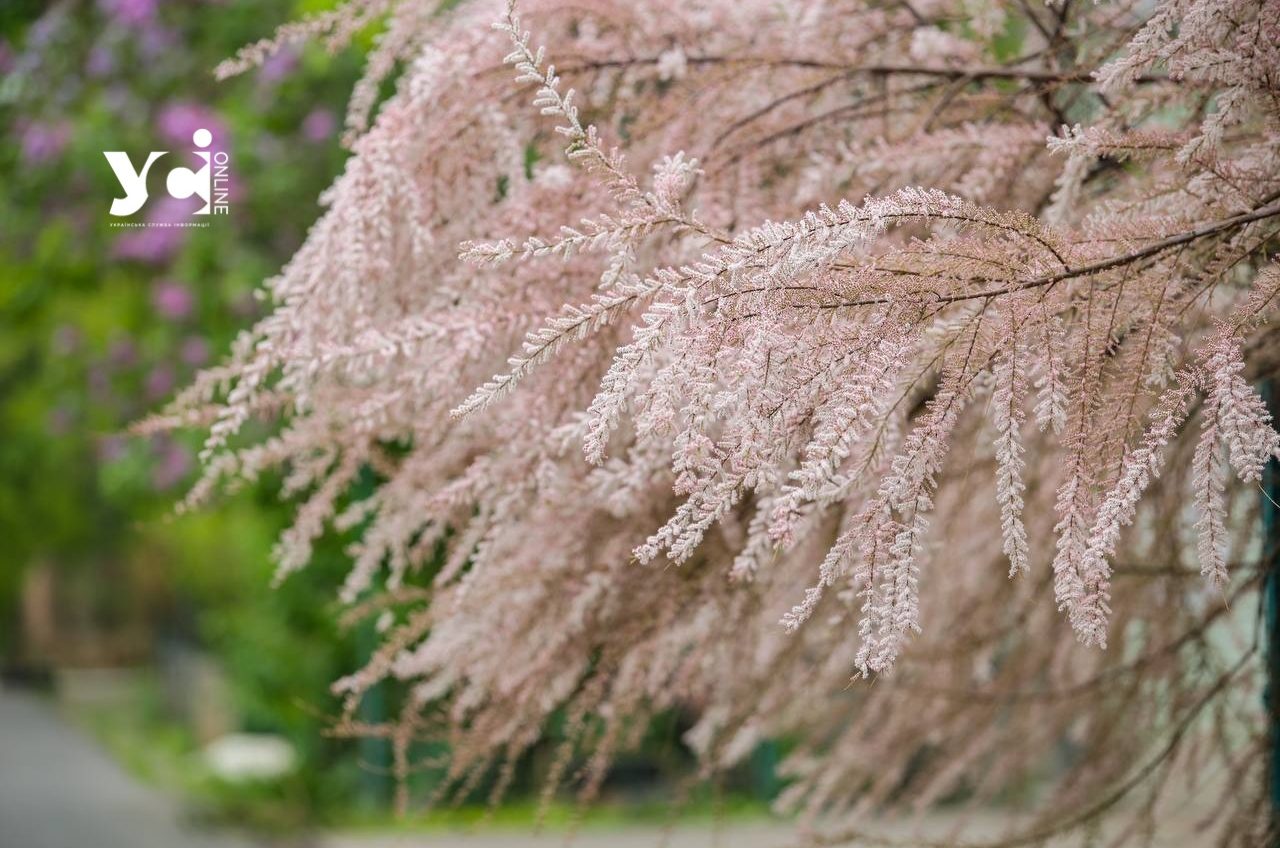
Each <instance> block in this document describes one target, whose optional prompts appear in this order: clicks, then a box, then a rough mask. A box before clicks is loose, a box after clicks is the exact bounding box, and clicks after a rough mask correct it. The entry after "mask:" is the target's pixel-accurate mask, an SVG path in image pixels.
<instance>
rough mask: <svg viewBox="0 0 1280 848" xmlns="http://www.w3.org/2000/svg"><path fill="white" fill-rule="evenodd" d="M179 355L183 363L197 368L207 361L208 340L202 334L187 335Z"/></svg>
mask: <svg viewBox="0 0 1280 848" xmlns="http://www.w3.org/2000/svg"><path fill="white" fill-rule="evenodd" d="M179 356H180V357H181V358H182V361H183V362H184V363H185V364H187V365H190V366H191V367H192V368H199V367H200V366H201V365H204V364H205V363H206V362H208V361H209V342H208V341H207V340H206V339H205V338H204V337H203V336H187V337H186V338H185V339H183V340H182V349H181V351H180V353H179Z"/></svg>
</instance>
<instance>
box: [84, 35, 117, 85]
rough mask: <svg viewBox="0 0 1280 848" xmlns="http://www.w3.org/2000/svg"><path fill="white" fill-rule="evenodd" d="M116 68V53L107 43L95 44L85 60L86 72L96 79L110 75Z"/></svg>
mask: <svg viewBox="0 0 1280 848" xmlns="http://www.w3.org/2000/svg"><path fill="white" fill-rule="evenodd" d="M115 69H116V54H115V51H114V50H112V49H111V48H110V47H108V46H107V45H105V44H95V45H94V47H93V49H92V50H90V51H89V58H88V59H87V60H85V64H84V72H85V73H86V74H87V75H88V76H90V77H93V78H95V79H101V78H102V77H105V76H110V75H111V73H112V72H113V71H114V70H115Z"/></svg>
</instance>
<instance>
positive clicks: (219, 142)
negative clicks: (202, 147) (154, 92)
mask: <svg viewBox="0 0 1280 848" xmlns="http://www.w3.org/2000/svg"><path fill="white" fill-rule="evenodd" d="M156 129H157V130H158V131H159V133H160V137H161V138H163V139H164V140H165V141H168V142H169V143H171V144H176V145H180V146H182V147H184V148H190V147H191V136H192V135H194V134H195V131H196V130H199V129H206V130H209V132H211V133H213V145H212V149H214V150H225V149H226V138H227V133H226V127H225V126H224V125H223V123H222V120H221V119H220V118H219V117H218V116H217V115H216V114H215V113H214V112H213V110H211V109H208V108H206V107H204V106H201V105H199V104H198V103H191V102H188V101H183V100H176V101H172V102H170V103H167V104H165V106H164V108H162V109H161V110H160V114H159V115H157V116H156Z"/></svg>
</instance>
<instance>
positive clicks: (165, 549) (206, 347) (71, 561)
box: [0, 0, 360, 824]
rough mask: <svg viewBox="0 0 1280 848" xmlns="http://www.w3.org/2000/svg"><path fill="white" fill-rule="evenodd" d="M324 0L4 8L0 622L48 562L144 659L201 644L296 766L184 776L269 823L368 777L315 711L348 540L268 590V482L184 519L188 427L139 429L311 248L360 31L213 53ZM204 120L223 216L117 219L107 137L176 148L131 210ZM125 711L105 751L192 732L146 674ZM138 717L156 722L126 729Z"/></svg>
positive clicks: (310, 810)
mask: <svg viewBox="0 0 1280 848" xmlns="http://www.w3.org/2000/svg"><path fill="white" fill-rule="evenodd" d="M332 5H333V3H332V0H323V1H322V2H313V0H302V2H295V0H230V1H229V2H223V3H216V4H206V3H199V4H170V3H146V2H134V3H119V2H110V1H109V0H101V2H95V0H77V2H64V3H59V4H47V3H42V2H25V0H24V2H17V3H5V4H2V5H0V134H2V135H3V137H4V138H5V139H6V140H12V142H13V143H7V144H4V145H0V221H3V222H4V223H3V226H2V227H0V327H2V328H3V331H2V332H0V538H2V539H4V545H3V546H2V547H3V551H2V552H0V617H3V620H4V621H6V622H14V621H15V620H16V619H17V612H18V610H17V607H18V596H19V593H20V591H21V586H22V583H23V579H24V574H25V573H26V571H27V570H28V569H29V568H30V567H31V566H33V565H44V566H46V567H52V568H53V569H54V570H55V574H56V575H57V577H56V579H57V581H58V582H59V585H60V586H61V587H64V588H65V587H69V586H71V585H73V584H74V585H75V586H77V587H78V589H77V591H78V592H79V595H84V596H87V597H88V598H89V600H88V602H87V605H88V613H87V614H88V616H89V618H90V619H92V621H93V622H94V625H95V627H97V628H99V629H100V630H103V631H106V630H110V629H111V628H116V627H120V626H124V625H127V626H129V627H133V628H138V627H142V628H145V629H146V630H147V632H149V633H151V634H152V637H153V644H154V645H155V646H156V648H155V652H156V654H157V655H159V654H162V653H163V649H164V645H165V644H168V643H171V642H174V641H177V642H180V643H182V644H194V645H196V646H197V647H198V649H199V650H201V651H204V652H206V653H211V654H212V655H213V656H214V657H216V658H217V660H218V661H219V665H220V667H221V668H223V669H224V670H225V672H226V674H227V675H228V677H229V681H228V683H229V686H230V689H231V692H232V701H233V707H234V713H235V716H236V719H237V722H238V724H239V725H240V726H241V727H242V728H243V729H245V730H250V731H264V732H272V733H278V734H281V735H283V736H285V737H287V738H288V739H289V740H290V741H291V742H292V744H293V745H294V746H295V748H296V749H297V750H298V752H299V754H300V758H301V768H299V769H298V771H297V773H296V775H295V776H294V777H292V778H290V779H289V780H287V781H285V782H283V783H281V784H278V785H270V786H253V787H250V788H248V789H243V788H240V787H227V786H223V787H218V786H216V785H213V784H208V783H206V782H202V781H203V779H201V781H196V783H199V786H198V787H197V789H198V790H199V791H198V792H197V794H198V795H200V796H201V797H207V798H209V799H211V800H210V803H211V805H212V809H215V810H220V811H222V812H224V813H231V814H235V815H238V816H240V817H241V818H246V817H247V818H249V819H252V818H254V816H255V815H259V814H260V815H261V817H263V818H264V819H265V820H269V821H277V822H278V823H281V824H283V823H287V822H289V821H300V820H304V819H310V818H313V817H314V814H315V812H316V811H317V810H319V809H323V808H328V807H333V808H334V809H342V808H343V807H344V804H343V803H342V802H343V799H344V798H347V797H350V795H351V794H352V792H353V789H354V788H355V787H357V785H358V783H359V780H360V778H359V768H358V764H357V762H356V754H355V751H354V747H353V746H352V745H350V744H348V743H344V742H340V741H337V740H333V739H331V738H328V737H326V736H325V735H324V732H323V731H324V729H325V728H326V727H327V726H328V725H329V723H330V720H331V718H332V716H333V713H334V710H335V704H334V701H333V699H332V697H331V696H330V695H329V692H328V686H329V683H330V682H331V681H332V680H333V679H334V678H336V677H337V676H339V675H340V674H341V673H342V672H343V671H344V670H347V669H349V668H351V667H352V666H353V665H355V664H356V661H357V659H358V658H357V657H356V655H355V649H354V647H353V646H354V640H353V638H351V637H350V635H349V634H344V633H342V632H339V630H338V629H337V626H336V624H335V623H334V622H335V620H336V617H335V616H334V614H333V603H334V602H333V594H332V593H333V586H334V584H335V582H336V575H337V573H338V571H339V570H340V569H341V567H342V564H341V553H340V549H339V548H338V544H339V543H338V542H336V541H331V542H329V543H327V544H329V545H330V549H329V552H328V558H327V559H325V558H323V557H322V558H321V559H322V560H323V561H320V562H318V563H317V564H316V567H315V570H314V571H313V572H308V573H307V574H304V575H298V576H296V577H294V578H293V579H291V580H290V581H288V582H286V583H285V584H284V586H283V587H281V589H279V590H278V591H272V590H271V588H270V583H271V568H272V566H271V561H270V547H271V545H272V543H273V542H274V539H275V537H276V535H277V534H278V532H279V530H280V528H281V526H282V524H283V518H284V515H285V507H284V505H282V504H280V503H279V501H278V500H277V498H276V496H275V494H274V493H275V491H276V490H277V489H276V486H275V485H273V483H274V482H275V481H266V482H265V483H264V484H263V485H262V486H261V487H259V488H254V489H251V490H248V491H244V492H242V493H240V494H239V495H237V496H235V497H232V498H228V499H227V501H226V502H225V503H224V504H222V505H219V506H216V507H215V508H214V509H212V510H210V511H206V512H202V513H199V514H195V515H185V516H182V517H178V518H174V517H173V516H172V514H171V513H172V509H173V504H174V502H175V500H176V499H177V498H178V497H180V495H181V493H182V492H183V491H184V490H185V488H186V486H188V485H190V483H191V482H192V480H193V475H194V474H195V470H196V469H195V466H196V463H195V452H196V450H197V449H198V447H199V445H198V441H197V440H196V439H195V438H194V437H190V438H184V437H179V438H174V437H164V438H142V437H135V436H131V435H129V433H128V428H129V427H130V425H131V424H133V423H134V422H137V421H138V420H140V419H141V418H143V417H145V416H146V415H148V414H151V413H153V412H155V411H157V410H158V409H159V408H160V407H161V406H162V405H163V403H164V402H165V400H167V398H168V397H170V396H171V395H172V393H173V392H174V391H175V390H176V389H177V388H178V387H180V386H182V385H184V384H186V383H187V382H189V381H190V379H191V377H192V375H193V374H194V373H195V372H196V371H197V370H198V369H199V368H200V367H202V366H203V365H205V364H207V363H208V362H212V361H215V360H216V359H217V358H218V357H220V356H221V355H223V354H224V353H225V351H226V350H227V349H228V347H229V345H230V342H231V340H232V338H233V337H234V335H235V334H236V333H237V332H239V331H240V330H242V329H244V328H245V327H247V326H248V325H249V323H250V322H251V321H252V320H253V318H254V316H255V315H257V314H259V312H260V305H259V304H258V303H257V302H256V301H255V299H254V290H255V289H256V287H257V286H258V285H259V284H260V282H261V281H262V279H264V278H265V277H268V276H270V275H271V274H274V273H276V272H277V271H278V270H279V268H280V266H281V264H282V263H283V262H284V261H285V260H286V259H287V258H288V256H289V255H290V254H291V253H292V252H293V251H294V250H295V249H296V248H297V246H298V245H299V244H300V243H301V240H302V238H303V235H304V234H305V232H306V230H307V228H308V227H309V226H310V224H311V223H312V222H313V221H314V220H315V218H316V217H317V215H318V214H319V205H318V202H317V198H318V197H319V195H320V193H321V192H322V190H323V189H324V188H325V187H326V186H327V185H328V184H329V182H331V181H332V179H333V177H334V176H335V175H336V174H337V173H338V172H339V170H340V169H341V167H342V164H343V161H344V159H345V152H344V151H343V150H341V148H340V147H339V144H338V139H337V135H338V131H339V130H340V126H341V122H342V110H343V108H344V103H345V100H346V97H347V95H348V93H349V91H350V87H351V85H352V82H353V80H354V78H355V75H356V72H357V70H358V67H359V63H360V55H359V52H360V51H359V50H353V51H350V52H349V53H347V54H344V55H339V56H329V55H328V54H326V53H325V52H324V51H323V50H322V49H319V48H305V49H301V50H300V51H299V52H297V53H296V54H290V55H288V56H286V57H284V58H282V59H280V60H278V61H275V62H272V63H270V64H269V66H268V67H267V68H265V69H263V70H262V71H261V72H258V73H251V74H247V75H245V76H243V77H240V78H236V79H233V80H229V81H226V82H218V81H216V80H215V79H214V78H213V75H212V73H211V70H212V68H213V67H214V66H215V65H216V64H217V63H218V62H219V61H220V60H222V59H224V58H226V57H227V56H229V55H231V54H232V53H234V52H235V50H236V49H238V48H239V47H240V46H242V45H243V44H245V43H248V42H250V41H254V40H256V39H258V38H260V37H262V36H263V35H265V34H267V33H269V32H270V31H271V30H272V28H273V27H274V26H275V25H276V24H278V23H282V22H284V21H286V20H289V19H292V18H294V17H296V16H298V15H299V14H302V13H305V12H309V11H315V10H317V9H320V8H324V7H329V6H332ZM196 125H200V126H209V127H210V128H212V129H213V130H214V132H215V149H226V150H228V152H229V153H230V156H231V164H232V171H233V180H234V182H233V195H232V208H231V214H230V215H228V216H226V217H217V218H213V219H211V220H210V221H209V223H210V226H209V227H208V228H203V229H183V230H172V229H159V228H153V229H147V230H143V229H142V228H120V227H112V226H110V225H111V223H112V222H113V219H112V218H111V216H110V215H109V214H108V209H109V206H110V203H111V199H112V198H113V197H116V196H118V195H119V194H120V193H121V192H120V187H119V185H118V184H117V182H116V180H115V177H114V175H113V174H112V172H111V169H110V167H109V166H108V163H107V161H106V159H105V157H104V156H103V151H107V150H123V151H126V152H127V153H129V154H130V155H131V156H132V157H133V159H134V161H135V162H136V163H138V164H141V162H142V161H144V160H145V158H146V152H147V151H150V150H167V151H171V152H170V153H169V154H168V156H167V157H166V159H162V160H161V162H160V163H158V167H156V168H153V169H152V172H151V174H150V175H149V188H150V192H151V197H150V199H149V201H148V204H147V205H146V206H145V207H144V208H143V210H142V211H141V212H140V213H139V214H138V215H137V216H134V218H132V219H130V220H133V221H144V220H147V219H148V216H151V215H155V214H157V210H158V209H159V207H160V206H161V203H162V199H163V198H165V192H164V190H163V173H167V171H168V169H169V168H171V167H174V166H176V165H177V164H179V161H180V160H179V157H181V156H183V155H185V154H184V153H183V151H184V150H186V149H189V148H190V139H189V135H188V138H187V139H186V140H185V142H184V140H183V139H182V138H181V137H180V130H181V129H182V127H184V126H185V127H188V129H186V130H185V131H186V132H187V133H188V134H189V132H190V129H189V127H191V126H196ZM170 162H172V164H168V163H170ZM165 165H167V167H163V166H165ZM121 581H124V582H123V583H122V582H121ZM81 590H83V591H81ZM79 595H78V597H79ZM108 608H110V609H108ZM12 631H13V632H4V631H0V659H3V658H4V657H5V656H6V655H7V656H8V661H9V662H13V661H15V660H16V659H17V658H19V657H20V656H22V654H23V651H24V646H23V645H22V644H21V643H20V640H19V638H18V635H17V632H16V628H12ZM125 659H133V660H145V659H147V657H145V656H135V657H132V658H129V657H126V658H125ZM132 710H133V712H132V715H131V718H130V719H129V720H127V721H124V720H120V717H119V716H113V715H111V714H110V713H108V714H106V715H105V717H103V718H102V721H101V722H99V724H100V725H101V726H99V727H97V728H96V730H98V731H101V732H100V733H99V735H101V736H103V737H104V738H108V741H109V743H110V740H111V739H114V740H116V743H118V744H116V743H111V744H112V747H113V749H115V750H117V751H119V752H122V755H127V756H128V757H132V758H135V759H136V758H137V757H138V756H141V754H140V753H139V752H140V751H143V750H151V751H153V752H155V753H157V755H165V754H166V752H168V754H171V755H173V756H169V757H168V759H171V760H181V759H182V758H183V757H188V755H190V754H191V753H192V751H193V750H194V748H195V741H194V739H193V738H192V737H191V736H190V733H188V732H187V731H185V730H184V729H183V728H182V727H181V725H180V724H179V723H178V722H177V720H176V717H175V715H174V714H173V713H172V710H166V709H165V708H164V707H163V705H162V704H161V703H159V702H158V701H157V699H156V698H154V697H151V696H148V695H146V693H143V694H141V695H140V696H139V698H138V700H137V703H135V704H133V705H132ZM143 737H145V738H147V739H148V740H151V739H155V740H159V741H158V742H157V744H156V745H154V746H153V745H150V744H147V745H142V744H140V743H139V744H133V743H138V742H139V740H140V739H141V738H143ZM160 741H162V742H163V744H160ZM127 752H133V753H127ZM178 754H181V755H182V756H181V757H180V756H178ZM130 765H131V766H132V767H133V768H135V770H136V771H138V772H139V773H141V774H143V775H144V776H150V777H152V778H154V779H158V780H167V776H166V775H162V774H159V773H157V772H155V771H154V769H152V768H151V766H149V765H148V764H147V763H138V762H134V763H130ZM214 783H215V784H216V782H214ZM193 791H194V790H193ZM346 806H349V804H348V805H346ZM254 810H256V811H257V812H256V813H253V812H248V811H254Z"/></svg>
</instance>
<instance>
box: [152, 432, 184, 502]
mask: <svg viewBox="0 0 1280 848" xmlns="http://www.w3.org/2000/svg"><path fill="white" fill-rule="evenodd" d="M155 455H156V458H157V460H158V462H157V463H156V464H155V466H153V467H152V469H151V486H152V488H154V489H156V490H157V491H163V490H165V489H172V488H173V487H174V486H176V485H178V484H179V483H181V482H182V479H183V478H184V477H186V476H187V474H188V473H190V471H191V467H192V462H191V451H189V450H188V449H187V448H186V446H184V445H180V444H178V443H177V442H173V441H170V440H167V439H166V440H164V441H163V442H162V443H161V444H159V445H157V446H156V449H155Z"/></svg>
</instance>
